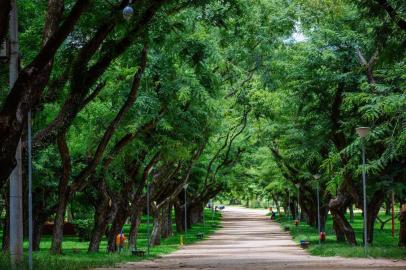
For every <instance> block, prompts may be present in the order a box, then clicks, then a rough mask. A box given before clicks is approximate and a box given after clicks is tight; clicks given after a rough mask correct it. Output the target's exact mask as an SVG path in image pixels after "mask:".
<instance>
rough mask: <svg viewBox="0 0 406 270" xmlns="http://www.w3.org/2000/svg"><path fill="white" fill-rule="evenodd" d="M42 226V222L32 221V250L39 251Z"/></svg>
mask: <svg viewBox="0 0 406 270" xmlns="http://www.w3.org/2000/svg"><path fill="white" fill-rule="evenodd" d="M43 225H44V221H42V220H38V219H34V220H33V228H32V231H33V234H32V250H33V251H39V250H40V244H41V237H42V227H43Z"/></svg>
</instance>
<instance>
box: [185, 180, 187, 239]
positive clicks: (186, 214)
mask: <svg viewBox="0 0 406 270" xmlns="http://www.w3.org/2000/svg"><path fill="white" fill-rule="evenodd" d="M186 189H187V187H185V243H186V237H187V203H186V198H187V197H186V195H187V194H186Z"/></svg>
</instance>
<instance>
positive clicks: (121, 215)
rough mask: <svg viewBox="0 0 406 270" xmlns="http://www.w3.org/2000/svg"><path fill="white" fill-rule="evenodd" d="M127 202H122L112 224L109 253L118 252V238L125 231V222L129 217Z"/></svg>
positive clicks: (109, 236)
mask: <svg viewBox="0 0 406 270" xmlns="http://www.w3.org/2000/svg"><path fill="white" fill-rule="evenodd" d="M127 204H128V202H127V201H121V202H120V204H119V207H118V208H117V212H116V215H115V216H114V219H113V222H112V224H111V229H110V231H109V232H108V242H107V244H108V247H107V250H108V252H115V251H116V250H117V246H116V236H117V235H118V234H119V233H120V232H121V230H122V229H123V226H124V223H125V220H126V219H127V217H128V214H127V209H126V205H127Z"/></svg>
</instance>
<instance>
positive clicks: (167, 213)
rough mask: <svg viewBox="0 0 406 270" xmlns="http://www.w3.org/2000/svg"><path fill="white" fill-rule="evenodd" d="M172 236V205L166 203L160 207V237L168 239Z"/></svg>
mask: <svg viewBox="0 0 406 270" xmlns="http://www.w3.org/2000/svg"><path fill="white" fill-rule="evenodd" d="M171 234H172V204H171V203H169V202H168V203H166V204H165V205H164V206H163V207H162V231H161V237H162V238H163V239H166V238H168V237H169V236H170V235H171Z"/></svg>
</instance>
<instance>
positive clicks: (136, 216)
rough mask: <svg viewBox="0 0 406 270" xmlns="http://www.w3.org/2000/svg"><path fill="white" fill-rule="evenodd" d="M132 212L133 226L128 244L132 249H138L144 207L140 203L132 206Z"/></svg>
mask: <svg viewBox="0 0 406 270" xmlns="http://www.w3.org/2000/svg"><path fill="white" fill-rule="evenodd" d="M132 207H133V208H132V210H131V211H132V213H131V228H130V235H129V237H128V246H129V248H130V250H135V249H137V239H138V228H139V226H140V224H141V218H142V207H141V206H140V205H136V206H132Z"/></svg>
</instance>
